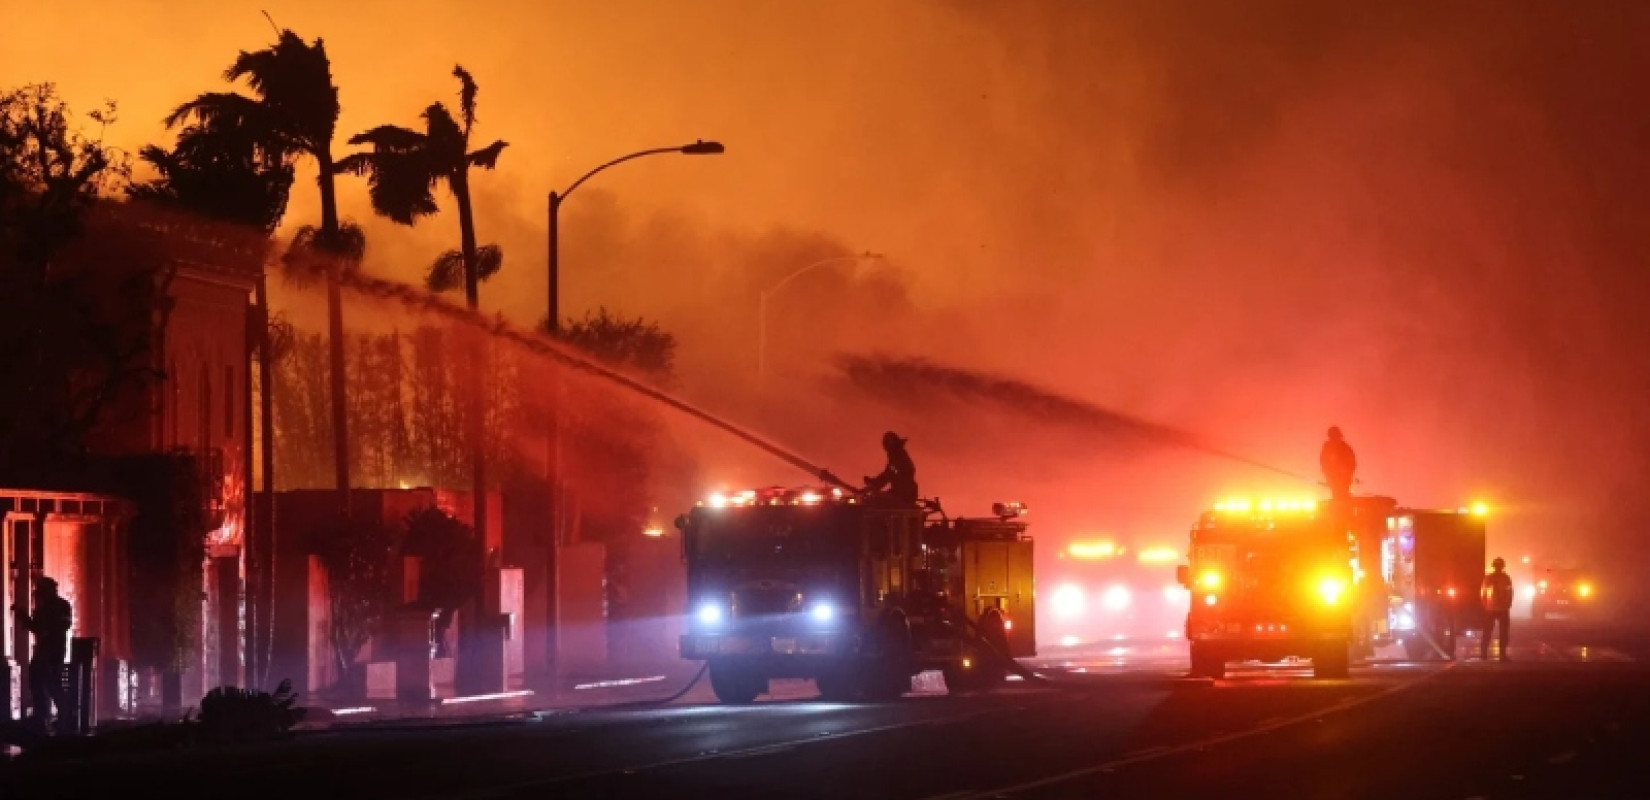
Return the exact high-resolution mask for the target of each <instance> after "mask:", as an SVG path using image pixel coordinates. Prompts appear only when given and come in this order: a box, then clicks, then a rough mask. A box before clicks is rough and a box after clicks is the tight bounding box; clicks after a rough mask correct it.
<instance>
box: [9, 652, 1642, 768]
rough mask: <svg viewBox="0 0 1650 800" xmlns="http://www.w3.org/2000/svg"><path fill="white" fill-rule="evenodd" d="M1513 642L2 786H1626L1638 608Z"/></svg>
mask: <svg viewBox="0 0 1650 800" xmlns="http://www.w3.org/2000/svg"><path fill="white" fill-rule="evenodd" d="M1516 634H1517V635H1518V636H1519V637H1520V638H1519V639H1518V640H1517V641H1516V642H1515V645H1514V647H1513V652H1512V656H1513V660H1512V661H1511V662H1510V663H1493V662H1492V663H1482V662H1477V661H1475V660H1467V661H1461V662H1456V663H1453V664H1444V663H1439V662H1434V663H1405V662H1399V661H1385V660H1378V661H1375V662H1371V663H1369V664H1364V665H1361V666H1358V667H1357V668H1355V669H1354V673H1353V677H1352V679H1351V680H1347V681H1315V680H1312V679H1311V678H1310V672H1309V670H1308V669H1305V668H1295V667H1290V666H1284V667H1267V668H1259V667H1257V668H1255V669H1247V670H1236V671H1234V672H1233V673H1232V674H1231V675H1230V676H1229V677H1228V679H1226V680H1223V681H1219V682H1213V683H1211V682H1208V681H1190V680H1183V679H1180V678H1179V675H1180V674H1183V672H1184V663H1183V662H1181V661H1177V660H1176V658H1177V657H1176V656H1175V655H1173V653H1174V648H1172V647H1170V648H1162V647H1154V648H1148V649H1147V652H1144V653H1143V654H1142V655H1141V656H1140V657H1138V658H1133V659H1131V657H1130V653H1129V652H1128V651H1123V650H1121V649H1117V650H1114V649H1112V648H1106V649H1104V650H1100V651H1088V652H1080V651H1079V652H1069V653H1062V654H1059V655H1056V656H1053V657H1050V658H1046V659H1044V661H1043V662H1042V666H1043V668H1044V670H1045V673H1046V674H1048V675H1050V676H1051V681H1050V682H1049V683H1047V684H1043V683H1031V682H1019V683H1014V684H1010V685H1009V686H1008V687H1007V688H1006V689H1005V690H1004V691H1002V692H1000V693H998V694H995V695H992V696H987V697H972V698H951V697H946V696H944V695H943V694H941V693H940V692H939V688H940V687H939V686H938V685H937V684H936V683H935V682H934V681H931V680H926V679H925V680H919V681H918V684H917V687H916V688H917V689H918V691H917V692H915V693H914V694H913V695H911V696H908V697H906V698H905V699H904V700H902V701H900V702H898V703H889V704H880V705H869V704H867V705H845V704H828V703H821V702H816V701H814V700H812V699H808V698H810V696H811V687H810V685H809V684H806V683H801V682H783V683H780V682H776V686H775V689H776V694H777V695H778V698H779V699H774V700H770V701H768V702H761V703H758V704H756V705H753V706H747V707H739V708H731V707H724V706H718V705H714V704H711V703H709V702H707V701H706V694H705V692H704V690H703V688H702V687H699V688H696V689H695V691H694V692H691V693H690V694H689V695H688V696H687V697H685V698H683V701H681V702H679V703H676V704H672V705H669V706H664V707H657V708H640V709H625V710H611V709H610V710H583V711H576V712H560V713H554V714H547V715H544V716H542V717H540V718H538V719H535V720H528V721H522V720H516V721H507V722H497V723H494V724H489V725H468V726H460V727H444V728H432V729H415V730H395V731H384V730H380V731H333V732H327V733H316V734H309V735H304V736H300V737H298V738H297V739H295V740H293V741H288V742H282V743H278V744H273V745H261V746H256V747H243V748H233V749H223V750H219V751H192V752H187V753H177V754H170V755H166V756H164V757H157V756H152V755H151V756H147V757H144V758H135V757H126V758H103V759H100V760H97V761H83V762H60V763H35V764H22V763H19V764H13V765H11V766H9V767H7V768H5V770H6V774H5V775H4V777H3V778H0V796H3V797H5V798H14V797H15V798H56V797H98V796H108V793H109V792H111V791H118V792H119V793H120V794H123V795H137V794H142V795H151V794H152V795H154V796H165V797H168V798H184V797H272V798H276V797H304V798H330V797H340V798H342V797H348V798H370V797H398V798H402V797H405V798H415V797H416V798H578V797H595V798H666V797H725V798H814V797H820V798H825V797H830V798H836V797H842V798H850V797H851V798H884V797H886V798H924V799H927V800H938V799H939V798H947V799H948V800H952V799H955V798H966V797H980V798H987V797H1056V798H1066V797H1069V798H1091V797H1122V798H1133V797H1141V798H1176V797H1198V798H1202V797H1209V796H1228V797H1270V798H1276V797H1287V798H1290V800H1308V799H1310V798H1397V797H1403V798H1449V799H1451V800H1459V799H1461V798H1474V797H1482V798H1590V797H1612V798H1613V797H1620V798H1642V797H1647V796H1650V777H1646V776H1650V765H1646V764H1645V758H1646V756H1647V755H1650V669H1646V665H1647V664H1650V630H1630V629H1624V628H1620V627H1607V626H1588V627H1576V626H1569V625H1564V624H1548V625H1544V626H1541V627H1539V628H1532V627H1530V626H1528V625H1526V626H1524V627H1523V628H1522V629H1519V630H1517V631H1516Z"/></svg>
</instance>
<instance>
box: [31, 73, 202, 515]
mask: <svg viewBox="0 0 1650 800" xmlns="http://www.w3.org/2000/svg"><path fill="white" fill-rule="evenodd" d="M88 117H89V118H90V119H91V120H92V121H93V122H96V123H98V124H100V125H107V124H109V123H111V122H113V119H114V117H113V106H112V105H110V106H106V107H105V108H103V109H101V110H99V111H97V112H94V113H92V114H90V115H88ZM72 119H73V118H72V115H71V114H70V111H69V109H68V107H67V106H66V105H65V104H64V103H63V101H62V100H60V99H59V98H58V97H57V94H56V91H55V89H54V88H53V87H52V86H51V85H50V84H42V85H36V86H28V87H24V88H22V89H17V90H12V91H7V92H4V93H0V297H4V298H5V299H6V304H7V310H6V312H5V313H4V314H0V385H3V386H5V387H6V388H5V391H4V392H0V479H6V480H25V481H27V482H28V483H30V484H31V485H36V486H39V485H43V484H46V483H62V482H64V481H66V480H70V479H71V474H72V473H74V472H76V471H77V470H79V469H81V468H82V467H83V466H84V465H83V457H84V455H85V452H86V447H87V437H88V436H89V435H91V434H92V432H93V431H94V429H96V428H97V427H98V426H99V425H100V424H101V423H102V422H103V421H105V418H106V416H107V415H108V414H110V413H111V412H113V411H116V410H119V409H120V408H121V407H122V406H121V404H122V403H123V402H125V401H127V400H129V399H130V398H131V396H132V394H133V393H134V392H135V391H138V390H141V389H143V388H145V387H146V386H148V385H149V384H150V383H151V382H153V381H154V380H156V379H158V378H159V377H160V373H159V372H158V371H157V369H156V368H155V365H154V364H153V363H152V359H151V355H152V345H153V341H154V339H153V337H154V333H155V331H156V330H157V329H159V328H164V326H165V320H166V314H167V309H168V307H169V306H168V305H167V304H166V303H164V302H163V298H164V297H165V296H166V291H167V288H168V285H169V282H170V280H171V276H172V274H173V271H172V268H171V262H170V260H169V259H168V257H167V255H166V252H165V247H164V244H165V242H164V237H162V236H159V235H155V234H154V233H153V232H152V231H147V230H145V229H144V227H143V225H141V224H138V220H137V217H138V216H139V215H138V214H137V212H136V210H132V209H120V208H118V204H114V203H108V202H100V200H101V199H102V198H105V197H106V195H107V193H108V192H109V191H110V190H112V189H114V188H116V187H118V186H119V185H121V184H123V183H124V182H125V179H126V175H127V166H126V160H125V158H124V156H123V155H122V154H121V153H120V152H118V151H115V150H113V149H110V148H109V147H107V146H105V145H104V144H102V143H101V142H100V141H98V140H95V139H92V138H90V137H88V136H86V135H85V134H83V133H81V132H80V131H79V130H77V129H76V128H75V126H74V124H73V122H72ZM90 227H97V229H98V234H97V235H96V236H86V235H83V234H84V233H85V232H86V231H87V230H88V229H89V228H90Z"/></svg>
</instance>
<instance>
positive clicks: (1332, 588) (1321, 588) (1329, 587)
mask: <svg viewBox="0 0 1650 800" xmlns="http://www.w3.org/2000/svg"><path fill="white" fill-rule="evenodd" d="M1344 591H1346V582H1345V581H1342V580H1341V579H1340V578H1324V579H1323V580H1321V581H1318V596H1319V597H1322V598H1323V601H1324V602H1325V603H1327V604H1329V605H1335V604H1336V603H1339V602H1340V601H1341V592H1344Z"/></svg>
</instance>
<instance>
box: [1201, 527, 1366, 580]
mask: <svg viewBox="0 0 1650 800" xmlns="http://www.w3.org/2000/svg"><path fill="white" fill-rule="evenodd" d="M1238 533H1239V535H1234V536H1230V537H1225V536H1223V537H1221V538H1220V539H1219V540H1217V541H1213V542H1207V543H1201V544H1199V545H1197V546H1196V547H1195V548H1194V550H1193V559H1194V561H1195V562H1196V563H1197V564H1198V569H1200V570H1203V569H1213V570H1217V571H1219V572H1221V573H1225V574H1228V575H1230V578H1231V580H1232V581H1233V588H1240V589H1249V590H1255V589H1262V588H1266V587H1272V586H1280V585H1283V584H1292V583H1293V582H1294V579H1295V578H1302V577H1307V576H1311V575H1316V574H1317V573H1319V572H1322V571H1324V570H1325V569H1326V568H1332V567H1334V566H1335V565H1337V564H1341V565H1344V564H1345V563H1346V556H1345V555H1344V554H1343V553H1341V552H1340V551H1338V550H1337V549H1336V548H1334V547H1333V546H1332V545H1330V544H1329V543H1327V542H1326V541H1325V540H1324V537H1321V536H1316V535H1312V534H1309V533H1307V532H1301V533H1293V534H1283V535H1280V533H1279V532H1272V533H1269V534H1260V535H1255V536H1245V535H1241V532H1238Z"/></svg>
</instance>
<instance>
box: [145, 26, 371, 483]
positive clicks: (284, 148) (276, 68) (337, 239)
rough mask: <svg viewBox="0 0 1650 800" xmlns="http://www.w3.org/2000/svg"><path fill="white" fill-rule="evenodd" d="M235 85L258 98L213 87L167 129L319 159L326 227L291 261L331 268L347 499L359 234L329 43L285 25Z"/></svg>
mask: <svg viewBox="0 0 1650 800" xmlns="http://www.w3.org/2000/svg"><path fill="white" fill-rule="evenodd" d="M224 79H225V80H227V81H230V82H235V81H239V80H242V79H245V81H246V84H247V86H248V87H249V88H250V89H251V90H252V96H248V95H244V94H240V93H237V92H207V93H205V94H202V95H200V96H199V97H196V98H195V99H193V100H190V101H189V102H187V103H184V104H183V105H180V106H178V107H177V108H176V109H175V110H173V111H172V113H171V115H169V116H168V117H167V118H166V125H167V127H169V128H170V127H175V126H178V125H183V124H193V125H195V126H198V127H200V128H203V129H209V130H218V131H224V130H233V131H239V132H241V134H242V135H244V136H247V137H250V138H251V140H252V141H254V142H255V143H256V148H257V150H258V154H259V157H260V158H262V159H264V160H265V161H267V162H271V163H282V164H291V163H293V162H295V161H297V160H300V159H303V158H312V159H314V160H315V163H316V167H317V171H318V173H319V175H318V177H317V182H318V183H319V185H320V189H321V226H320V228H318V229H313V230H312V232H311V233H310V234H308V237H307V239H306V240H305V242H304V243H305V244H306V245H308V246H307V247H304V248H299V247H298V246H297V245H298V242H294V248H293V250H292V251H289V255H293V254H309V255H313V256H317V257H315V258H309V259H297V258H288V259H286V263H287V264H288V265H299V266H300V268H303V269H308V270H311V271H318V272H319V271H324V272H325V274H326V278H327V336H328V339H329V342H328V344H329V349H330V353H329V357H330V361H331V368H332V376H331V377H332V386H331V389H332V432H333V459H334V462H335V466H334V468H335V470H336V474H337V484H338V491H339V492H340V494H341V495H344V496H341V497H340V501H341V502H345V503H347V500H346V497H347V493H348V491H349V434H348V431H347V430H346V428H345V416H344V411H345V409H344V314H343V301H342V297H341V293H340V289H339V280H340V277H341V271H342V270H344V269H347V268H350V267H351V266H352V265H353V264H354V263H359V262H358V259H356V260H352V256H355V255H358V254H359V253H360V251H361V245H362V243H361V242H360V240H359V232H358V231H357V233H356V234H355V235H353V236H352V235H348V234H346V233H345V231H344V230H343V229H342V228H341V227H340V226H339V224H338V199H337V193H336V191H335V189H334V176H335V175H336V174H337V172H338V169H337V165H336V164H334V163H333V160H332V136H333V133H334V131H335V128H336V127H337V123H338V108H339V107H338V87H337V86H334V85H333V83H332V62H331V61H330V60H329V59H328V58H327V51H326V46H325V44H323V43H322V41H321V40H320V39H316V40H315V42H314V44H310V43H307V42H305V41H304V40H303V39H302V38H300V37H299V36H298V35H297V34H295V33H293V32H292V31H291V30H285V29H283V30H281V31H280V32H279V34H278V36H277V38H276V41H275V44H273V45H271V46H269V47H267V48H265V49H263V50H257V51H253V52H247V51H245V50H242V51H241V53H240V55H239V56H237V57H236V58H235V62H234V63H233V64H231V65H230V66H229V69H227V70H225V71H224Z"/></svg>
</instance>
